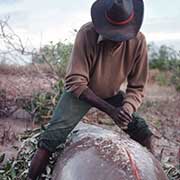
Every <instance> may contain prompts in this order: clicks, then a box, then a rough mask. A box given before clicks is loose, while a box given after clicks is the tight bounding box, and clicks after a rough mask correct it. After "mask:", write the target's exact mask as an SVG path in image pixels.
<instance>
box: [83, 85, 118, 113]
mask: <svg viewBox="0 0 180 180" xmlns="http://www.w3.org/2000/svg"><path fill="white" fill-rule="evenodd" d="M80 99H81V100H83V101H85V102H87V103H88V104H90V105H91V106H93V107H96V108H98V109H99V110H101V111H103V112H105V113H107V114H108V115H109V114H110V113H111V112H112V111H113V110H114V109H115V107H114V106H112V105H111V104H109V103H107V102H106V101H104V100H103V99H102V98H100V97H98V96H97V95H96V94H95V93H94V92H93V91H92V90H91V89H89V88H87V89H86V90H84V91H83V93H82V94H81V96H80Z"/></svg>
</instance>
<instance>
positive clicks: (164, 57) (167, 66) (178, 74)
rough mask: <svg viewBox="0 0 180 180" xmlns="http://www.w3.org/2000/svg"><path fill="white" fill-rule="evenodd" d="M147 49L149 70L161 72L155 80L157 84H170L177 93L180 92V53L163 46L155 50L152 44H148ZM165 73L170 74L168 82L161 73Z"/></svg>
mask: <svg viewBox="0 0 180 180" xmlns="http://www.w3.org/2000/svg"><path fill="white" fill-rule="evenodd" d="M148 48H149V64H150V68H152V69H159V70H160V71H161V73H160V74H159V75H158V76H157V78H156V80H157V81H158V83H160V85H169V84H172V85H174V86H175V87H176V90H177V91H180V53H178V52H177V51H175V50H174V49H173V48H171V47H168V46H165V45H162V46H161V47H160V48H157V47H156V46H155V45H154V44H149V46H148ZM165 71H169V72H170V73H171V74H172V77H171V78H170V82H168V79H167V78H166V76H165V74H164V73H163V72H165Z"/></svg>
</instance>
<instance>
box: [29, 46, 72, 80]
mask: <svg viewBox="0 0 180 180" xmlns="http://www.w3.org/2000/svg"><path fill="white" fill-rule="evenodd" d="M72 47H73V44H71V43H69V44H65V43H62V42H58V43H57V44H54V43H53V42H50V44H48V45H45V46H44V47H43V48H41V49H40V51H39V53H37V54H35V55H34V56H33V58H32V62H33V63H37V64H48V65H49V66H50V67H51V68H52V69H53V70H54V71H55V73H56V74H57V75H58V76H60V77H62V76H64V75H65V72H66V66H67V63H68V61H69V58H70V55H71V51H72Z"/></svg>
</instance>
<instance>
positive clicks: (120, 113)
mask: <svg viewBox="0 0 180 180" xmlns="http://www.w3.org/2000/svg"><path fill="white" fill-rule="evenodd" d="M109 116H110V117H111V118H112V119H113V120H114V122H115V123H116V124H117V126H119V127H120V128H122V129H127V126H128V124H129V123H130V122H131V121H132V117H131V116H130V115H129V113H128V112H126V111H125V110H124V109H123V108H114V110H113V111H111V112H110V113H109Z"/></svg>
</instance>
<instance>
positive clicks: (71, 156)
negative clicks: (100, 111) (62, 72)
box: [52, 123, 167, 180]
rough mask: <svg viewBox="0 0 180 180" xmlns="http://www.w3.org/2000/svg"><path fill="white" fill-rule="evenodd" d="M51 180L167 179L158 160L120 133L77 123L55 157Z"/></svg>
mask: <svg viewBox="0 0 180 180" xmlns="http://www.w3.org/2000/svg"><path fill="white" fill-rule="evenodd" d="M52 179H53V180H167V177H166V175H165V174H164V172H163V169H162V167H161V165H160V163H159V162H158V161H157V160H156V159H155V158H154V156H153V155H152V154H151V153H150V152H149V151H148V150H147V149H145V148H144V147H142V146H141V145H140V144H138V143H136V142H135V141H133V140H132V139H130V138H128V137H127V136H126V135H125V134H123V133H117V132H114V131H112V130H107V129H104V128H101V127H98V126H94V125H87V124H83V123H80V125H78V127H77V128H76V130H75V131H74V133H72V135H71V137H70V141H69V142H68V143H67V146H66V148H65V150H64V151H63V153H62V154H61V156H60V157H59V159H58V161H57V163H56V166H55V169H54V171H53V178H52Z"/></svg>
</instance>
